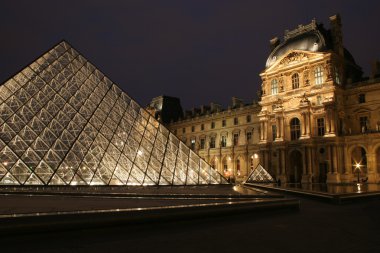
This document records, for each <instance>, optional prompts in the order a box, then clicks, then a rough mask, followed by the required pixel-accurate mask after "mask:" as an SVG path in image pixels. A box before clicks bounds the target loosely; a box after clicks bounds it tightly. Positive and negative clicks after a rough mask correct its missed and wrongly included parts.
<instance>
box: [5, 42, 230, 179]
mask: <svg viewBox="0 0 380 253" xmlns="http://www.w3.org/2000/svg"><path fill="white" fill-rule="evenodd" d="M225 182H226V181H225V179H224V178H223V177H222V176H221V175H220V174H218V173H217V172H216V171H215V170H214V169H213V168H211V167H210V165H208V164H207V163H206V162H205V161H204V160H202V159H201V158H200V157H199V156H198V155H197V154H195V153H194V152H193V151H192V150H190V149H189V148H188V147H187V146H186V145H185V144H184V143H182V142H181V141H179V139H178V138H176V137H175V136H174V135H173V134H172V133H170V132H169V131H168V130H167V129H166V128H165V127H164V126H162V125H161V124H160V123H159V122H157V121H156V120H155V119H154V118H153V117H152V116H150V114H148V113H147V112H146V111H145V110H144V109H143V108H141V107H140V106H139V105H138V104H137V103H136V102H135V101H134V100H133V99H131V98H130V97H129V96H128V95H127V94H126V93H125V92H123V91H122V90H121V89H120V88H119V87H118V86H117V85H115V84H114V83H112V81H111V80H109V79H108V78H107V77H105V76H104V75H103V74H102V73H101V72H100V71H99V70H97V69H96V68H95V67H94V66H93V65H92V64H91V63H89V62H88V61H87V60H86V59H85V58H84V57H83V56H81V55H80V54H78V52H77V51H75V49H73V48H72V47H71V46H70V45H69V44H68V43H66V42H61V43H60V44H58V45H57V46H55V47H54V48H53V49H51V50H50V51H49V52H47V53H46V54H44V55H43V56H42V57H40V58H38V59H37V60H36V61H35V62H33V63H32V64H30V65H29V66H28V67H26V68H25V69H23V70H22V71H21V72H20V73H18V74H17V75H15V76H14V77H13V78H11V79H10V80H8V81H7V82H5V83H4V84H2V85H1V86H0V185H198V184H219V183H225Z"/></svg>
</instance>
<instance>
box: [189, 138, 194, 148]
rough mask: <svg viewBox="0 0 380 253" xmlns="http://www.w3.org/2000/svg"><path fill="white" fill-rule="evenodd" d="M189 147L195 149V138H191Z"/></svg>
mask: <svg viewBox="0 0 380 253" xmlns="http://www.w3.org/2000/svg"><path fill="white" fill-rule="evenodd" d="M190 148H191V150H195V139H191V142H190Z"/></svg>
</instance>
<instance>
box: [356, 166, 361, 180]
mask: <svg viewBox="0 0 380 253" xmlns="http://www.w3.org/2000/svg"><path fill="white" fill-rule="evenodd" d="M360 166H361V165H360V163H356V164H355V171H356V172H357V173H358V184H359V183H360V172H361V170H360Z"/></svg>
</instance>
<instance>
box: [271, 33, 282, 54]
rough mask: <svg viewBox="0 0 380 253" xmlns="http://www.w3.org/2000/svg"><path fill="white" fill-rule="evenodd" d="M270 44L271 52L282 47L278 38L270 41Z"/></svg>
mask: <svg viewBox="0 0 380 253" xmlns="http://www.w3.org/2000/svg"><path fill="white" fill-rule="evenodd" d="M269 43H270V51H271V52H273V50H274V49H275V48H276V47H277V46H278V45H280V40H279V39H278V37H274V38H273V39H271V40H270V41H269Z"/></svg>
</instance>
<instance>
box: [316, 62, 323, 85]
mask: <svg viewBox="0 0 380 253" xmlns="http://www.w3.org/2000/svg"><path fill="white" fill-rule="evenodd" d="M314 78H315V84H316V85H321V84H322V83H323V69H322V67H321V66H318V67H316V68H315V71H314Z"/></svg>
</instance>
